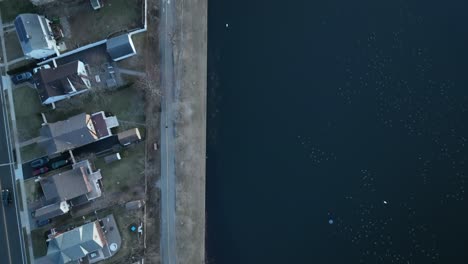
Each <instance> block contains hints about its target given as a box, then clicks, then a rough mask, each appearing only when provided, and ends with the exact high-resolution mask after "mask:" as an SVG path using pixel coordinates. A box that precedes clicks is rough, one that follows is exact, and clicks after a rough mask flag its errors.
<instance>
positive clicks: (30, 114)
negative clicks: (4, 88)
mask: <svg viewBox="0 0 468 264" xmlns="http://www.w3.org/2000/svg"><path fill="white" fill-rule="evenodd" d="M13 101H14V103H15V114H16V126H17V129H18V139H19V141H20V142H23V141H25V140H29V139H32V138H35V137H38V136H39V129H40V128H41V124H42V117H41V112H45V111H48V110H49V108H47V107H45V106H43V105H42V104H41V102H40V100H39V95H38V94H37V91H36V89H34V88H32V87H30V86H26V85H25V86H21V87H18V88H15V89H13Z"/></svg>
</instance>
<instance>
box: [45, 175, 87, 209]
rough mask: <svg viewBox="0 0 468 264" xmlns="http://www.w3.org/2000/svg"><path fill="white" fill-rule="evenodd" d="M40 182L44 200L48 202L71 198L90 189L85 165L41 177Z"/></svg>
mask: <svg viewBox="0 0 468 264" xmlns="http://www.w3.org/2000/svg"><path fill="white" fill-rule="evenodd" d="M40 183H41V187H42V190H43V192H44V196H45V198H46V200H47V201H50V202H61V201H67V200H71V199H73V198H76V197H78V196H81V195H84V194H87V193H89V192H91V191H92V186H91V184H90V182H89V179H88V173H87V171H86V168H85V167H77V168H75V169H73V170H69V171H65V172H63V173H59V174H55V175H53V176H49V177H45V178H42V179H41V181H40Z"/></svg>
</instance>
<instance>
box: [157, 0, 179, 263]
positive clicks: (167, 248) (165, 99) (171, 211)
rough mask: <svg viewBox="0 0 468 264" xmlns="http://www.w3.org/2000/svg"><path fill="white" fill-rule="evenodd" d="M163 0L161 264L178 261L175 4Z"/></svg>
mask: <svg viewBox="0 0 468 264" xmlns="http://www.w3.org/2000/svg"><path fill="white" fill-rule="evenodd" d="M170 1H171V0H162V6H163V14H162V18H161V24H160V39H159V41H160V47H161V54H162V61H161V83H162V90H163V96H162V103H161V214H162V217H161V218H162V222H161V225H162V228H161V257H162V263H163V264H175V263H177V255H176V234H175V198H176V197H175V196H176V194H175V168H174V163H175V159H174V151H175V145H174V135H175V130H174V122H173V120H174V119H173V116H174V114H173V109H174V97H175V83H174V80H175V77H174V61H173V58H174V57H173V49H172V43H171V37H170V36H171V35H172V33H173V32H174V9H175V7H174V3H171V2H170Z"/></svg>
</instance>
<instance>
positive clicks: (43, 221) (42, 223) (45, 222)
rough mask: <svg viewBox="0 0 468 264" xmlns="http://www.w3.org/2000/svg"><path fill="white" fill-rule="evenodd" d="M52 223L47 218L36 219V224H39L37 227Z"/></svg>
mask: <svg viewBox="0 0 468 264" xmlns="http://www.w3.org/2000/svg"><path fill="white" fill-rule="evenodd" d="M49 223H50V219H46V220H40V221H39V220H37V221H36V224H37V227H42V226H45V225H47V224H49Z"/></svg>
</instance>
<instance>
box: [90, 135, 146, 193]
mask: <svg viewBox="0 0 468 264" xmlns="http://www.w3.org/2000/svg"><path fill="white" fill-rule="evenodd" d="M120 156H121V157H122V159H121V160H119V161H114V162H112V163H109V164H106V163H105V162H104V158H99V159H97V160H96V161H95V163H94V164H95V166H96V168H98V169H100V170H101V173H102V177H103V179H102V181H103V185H104V191H105V192H107V193H115V192H128V191H130V190H132V189H133V188H132V187H135V186H143V184H144V180H145V175H144V170H145V144H144V142H142V143H139V144H137V145H134V146H133V147H131V148H127V149H124V150H123V151H121V152H120Z"/></svg>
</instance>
